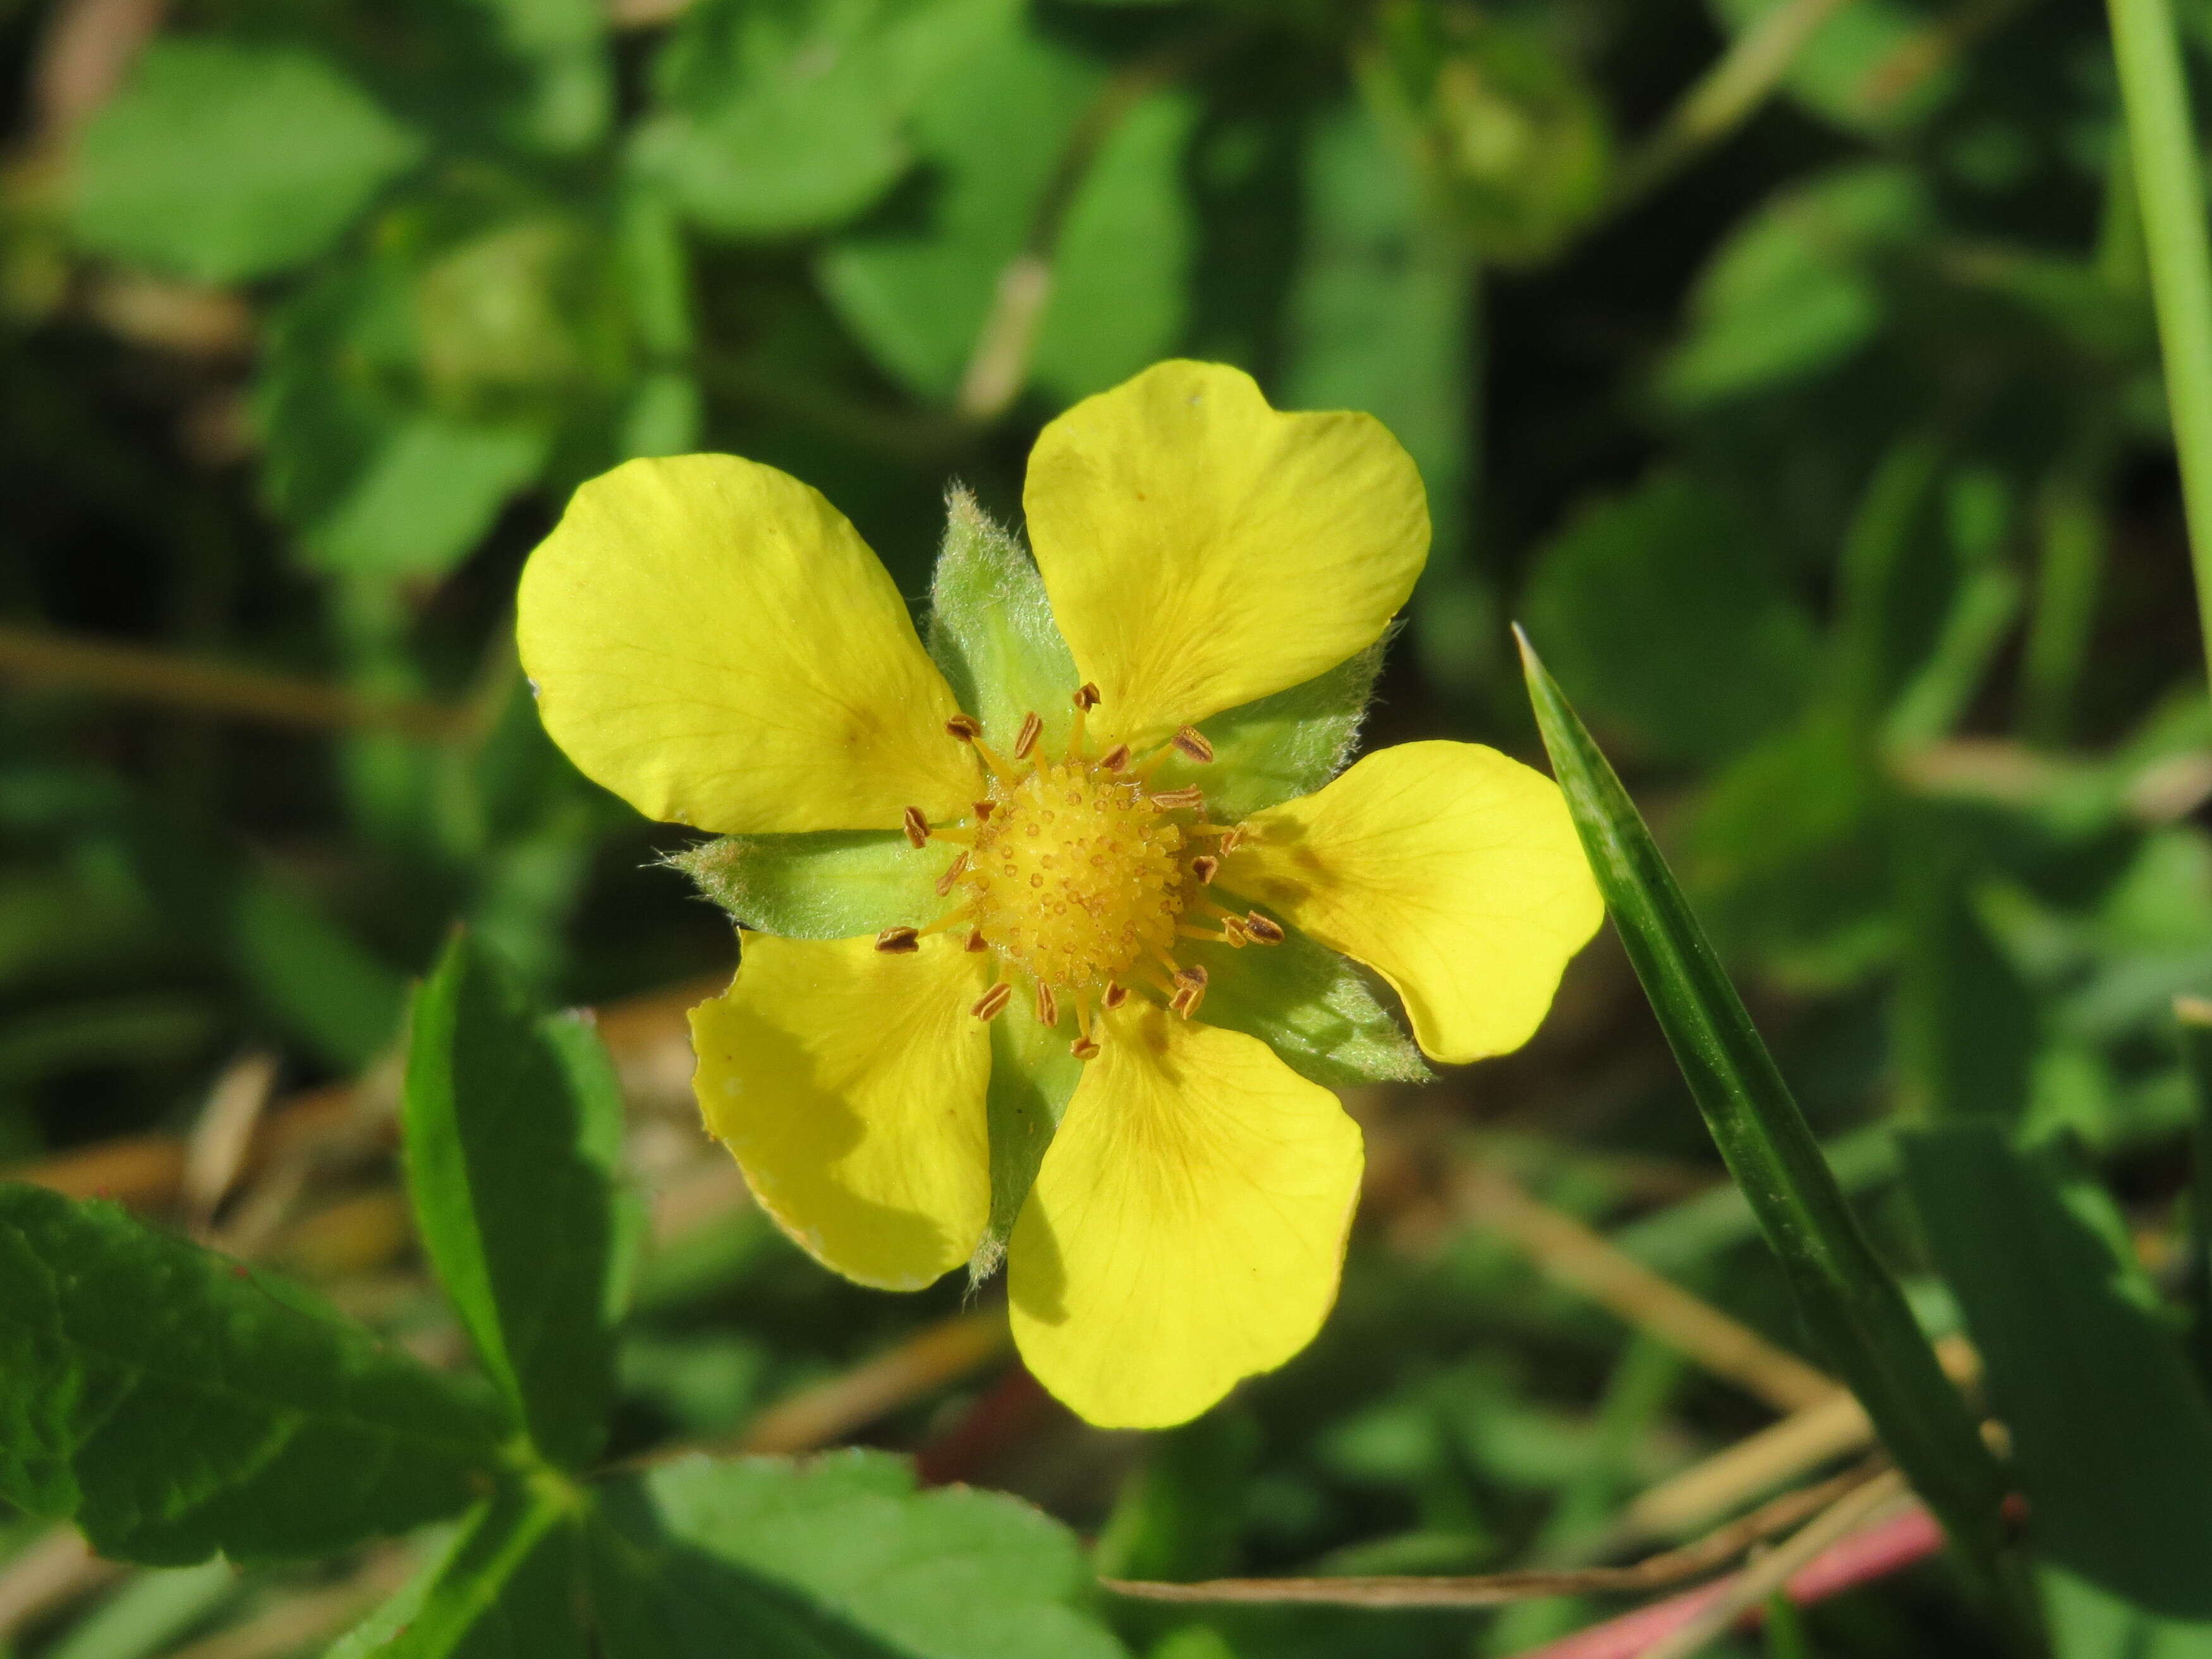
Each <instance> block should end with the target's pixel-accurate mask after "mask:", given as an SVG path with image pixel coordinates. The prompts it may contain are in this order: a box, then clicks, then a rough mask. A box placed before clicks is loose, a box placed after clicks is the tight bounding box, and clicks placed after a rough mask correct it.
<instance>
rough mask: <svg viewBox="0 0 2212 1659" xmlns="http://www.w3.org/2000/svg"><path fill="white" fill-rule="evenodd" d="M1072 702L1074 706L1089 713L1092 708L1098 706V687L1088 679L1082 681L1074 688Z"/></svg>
mask: <svg viewBox="0 0 2212 1659" xmlns="http://www.w3.org/2000/svg"><path fill="white" fill-rule="evenodd" d="M1074 702H1075V706H1076V707H1077V708H1080V709H1081V710H1083V712H1084V713H1085V714H1089V713H1090V712H1091V710H1092V709H1094V708H1097V707H1098V688H1097V686H1095V685H1093V684H1091V682H1090V681H1089V680H1085V681H1084V682H1083V684H1080V685H1079V686H1077V687H1076V688H1075V698H1074Z"/></svg>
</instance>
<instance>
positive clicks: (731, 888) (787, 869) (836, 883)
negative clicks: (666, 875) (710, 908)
mask: <svg viewBox="0 0 2212 1659" xmlns="http://www.w3.org/2000/svg"><path fill="white" fill-rule="evenodd" d="M668 862H669V863H670V864H671V865H672V866H674V867H676V868H677V869H678V870H681V871H682V872H684V874H685V875H687V876H689V877H690V878H691V879H692V881H693V882H694V883H696V884H697V886H698V889H699V890H700V891H701V892H702V893H703V894H705V895H706V896H708V898H710V899H712V900H713V901H714V902H715V903H716V904H718V905H720V906H721V908H723V909H724V910H726V911H727V912H728V913H729V915H730V916H731V918H732V920H733V921H739V922H742V923H744V925H745V926H746V927H753V928H757V929H758V930H759V931H760V932H762V933H774V934H775V935H776V936H777V937H778V938H781V939H858V938H859V937H860V935H861V934H863V933H881V932H883V930H884V928H886V927H921V925H922V924H923V923H924V922H927V921H933V920H934V919H935V918H936V916H937V914H938V912H939V911H940V910H942V909H944V908H945V901H944V900H943V899H941V898H939V896H937V887H936V884H937V878H939V876H941V875H943V874H944V873H945V851H944V848H941V847H939V848H918V847H915V846H913V845H911V844H910V843H908V841H907V838H906V837H905V836H903V835H902V834H900V833H899V832H898V831H897V830H896V829H891V830H883V831H877V830H872V829H818V830H809V831H806V832H804V833H802V834H798V835H788V836H723V837H722V838H721V839H720V840H719V841H709V842H702V843H701V844H700V845H698V846H696V847H694V848H689V849H688V850H686V851H684V852H681V853H676V854H671V855H670V857H669V860H668Z"/></svg>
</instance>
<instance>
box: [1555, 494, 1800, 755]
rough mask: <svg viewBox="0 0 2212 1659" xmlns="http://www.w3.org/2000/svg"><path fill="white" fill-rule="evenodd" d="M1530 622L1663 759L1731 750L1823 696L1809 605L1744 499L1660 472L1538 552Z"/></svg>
mask: <svg viewBox="0 0 2212 1659" xmlns="http://www.w3.org/2000/svg"><path fill="white" fill-rule="evenodd" d="M1522 616H1523V617H1525V618H1526V619H1527V622H1528V627H1529V628H1530V629H1532V630H1533V631H1534V633H1535V635H1536V636H1537V637H1538V638H1540V639H1541V640H1542V641H1544V648H1545V651H1546V653H1547V655H1548V656H1549V658H1550V659H1551V662H1552V665H1553V671H1555V672H1556V673H1557V674H1558V675H1559V681H1560V684H1563V685H1565V687H1567V688H1568V689H1569V690H1571V691H1572V692H1573V694H1574V696H1575V701H1576V702H1577V704H1578V705H1579V706H1580V707H1582V708H1585V709H1587V710H1589V714H1590V717H1591V718H1592V719H1594V720H1597V721H1598V722H1599V724H1600V726H1601V729H1604V730H1607V731H1613V732H1620V734H1621V736H1622V738H1623V739H1624V741H1626V742H1629V743H1632V744H1633V746H1634V747H1635V749H1636V750H1638V751H1639V752H1641V753H1643V754H1645V755H1648V756H1650V757H1654V758H1656V759H1661V760H1673V761H1696V760H1703V761H1711V760H1717V759H1722V758H1724V757H1728V756H1729V755H1732V754H1734V753H1735V752H1736V751H1737V750H1741V749H1743V748H1745V747H1747V745H1748V744H1751V743H1752V742H1753V740H1754V739H1756V738H1759V737H1761V736H1763V735H1764V734H1765V733H1766V732H1770V731H1771V730H1773V729H1774V728H1775V727H1777V726H1782V725H1784V724H1786V723H1788V722H1789V721H1790V720H1791V719H1792V718H1793V717H1794V716H1795V715H1796V714H1797V712H1798V711H1799V709H1800V708H1802V706H1803V705H1804V702H1805V700H1806V696H1807V694H1808V692H1809V691H1810V690H1811V688H1812V684H1813V678H1814V668H1815V665H1816V654H1815V646H1814V635H1813V624H1812V621H1811V619H1810V618H1809V617H1808V616H1807V615H1806V612H1805V609H1804V607H1803V606H1802V605H1799V604H1798V603H1797V602H1796V600H1795V599H1792V598H1790V596H1789V595H1788V594H1786V593H1785V592H1783V590H1782V588H1781V586H1780V584H1779V583H1778V581H1777V580H1775V577H1774V574H1773V573H1772V571H1771V568H1770V567H1769V566H1768V564H1767V563H1766V562H1765V561H1764V560H1763V559H1762V558H1761V556H1760V555H1759V545H1758V537H1757V534H1756V532H1755V531H1754V530H1753V527H1752V526H1751V525H1750V524H1748V523H1747V521H1746V520H1745V519H1744V517H1743V515H1742V514H1741V513H1740V512H1739V511H1738V510H1737V509H1736V507H1735V504H1734V503H1733V502H1732V501H1729V499H1728V497H1726V496H1724V495H1721V494H1719V493H1718V492H1717V491H1715V490H1713V489H1710V488H1708V487H1706V486H1705V485H1703V484H1701V483H1697V482H1696V481H1695V480H1692V479H1689V478H1684V477H1676V476H1674V475H1672V474H1668V473H1664V472H1662V473H1656V474H1654V475H1653V476H1651V477H1648V478H1646V479H1645V480H1644V482H1643V483H1640V484H1638V486H1637V487H1636V488H1635V489H1632V490H1631V491H1629V492H1628V493H1627V494H1626V495H1620V496H1616V497H1614V498H1613V499H1612V500H1610V501H1605V502H1602V503H1601V504H1598V505H1595V506H1592V507H1587V508H1585V509H1584V510H1583V512H1582V513H1581V514H1580V515H1578V516H1577V518H1576V520H1574V522H1573V523H1572V524H1571V525H1570V526H1568V528H1567V529H1566V530H1565V532H1563V533H1562V534H1560V535H1559V536H1558V537H1555V538H1553V540H1552V541H1551V542H1550V543H1549V544H1547V545H1546V546H1545V547H1544V549H1543V550H1542V551H1541V552H1540V553H1539V554H1538V555H1537V559H1536V564H1535V568H1534V572H1533V573H1532V574H1531V575H1530V578H1529V581H1528V588H1527V590H1526V592H1524V593H1523V595H1522Z"/></svg>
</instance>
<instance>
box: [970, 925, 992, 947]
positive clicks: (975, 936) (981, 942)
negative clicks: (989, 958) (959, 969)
mask: <svg viewBox="0 0 2212 1659" xmlns="http://www.w3.org/2000/svg"><path fill="white" fill-rule="evenodd" d="M968 948H969V950H971V951H983V950H988V949H989V948H990V941H989V940H988V939H985V938H984V937H983V930H982V929H981V928H980V927H970V928H969V930H968Z"/></svg>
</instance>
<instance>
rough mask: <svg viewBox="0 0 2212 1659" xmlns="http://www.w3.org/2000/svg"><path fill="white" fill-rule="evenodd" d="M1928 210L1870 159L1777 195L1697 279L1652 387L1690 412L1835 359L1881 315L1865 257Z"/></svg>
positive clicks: (1899, 175) (1913, 181)
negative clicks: (1678, 337) (1681, 328)
mask: <svg viewBox="0 0 2212 1659" xmlns="http://www.w3.org/2000/svg"><path fill="white" fill-rule="evenodd" d="M1930 216H1931V210H1930V208H1929V204H1928V201H1927V198H1926V193H1925V191H1924V190H1923V186H1922V185H1921V184H1920V182H1919V180H1918V179H1917V177H1916V176H1915V175H1914V174H1912V173H1908V172H1906V171H1905V169H1903V168H1902V167H1891V166H1886V165H1883V164H1880V163H1867V164H1865V165H1862V166H1856V167H1843V168H1839V169H1838V170H1836V171H1834V172H1832V173H1825V174H1822V175H1820V176H1819V177H1816V178H1815V179H1813V180H1811V181H1810V182H1809V183H1807V184H1803V185H1798V186H1796V188H1794V189H1792V190H1790V191H1786V192H1784V194H1782V195H1780V196H1778V197H1775V199H1774V200H1772V201H1771V202H1770V203H1768V204H1766V205H1765V206H1764V207H1762V208H1760V209H1759V210H1758V211H1757V212H1755V213H1754V214H1753V215H1752V216H1750V217H1749V218H1748V219H1747V220H1746V221H1745V222H1743V224H1742V225H1741V226H1740V227H1739V228H1737V229H1736V230H1735V231H1734V232H1733V233H1732V234H1730V235H1729V240H1727V241H1725V242H1724V243H1723V244H1722V245H1721V248H1720V251H1719V252H1717V253H1716V254H1715V255H1714V256H1713V258H1712V260H1711V263H1710V264H1708V265H1707V266H1706V267H1705V271H1704V272H1703V274H1702V275H1700V276H1699V278H1698V284H1697V287H1696V289H1695V290H1694V291H1693V292H1692V295H1691V298H1690V318H1691V326H1690V330H1689V333H1688V336H1687V337H1686V339H1684V340H1683V342H1682V343H1681V344H1680V345H1679V346H1677V347H1676V348H1675V349H1674V352H1673V354H1672V355H1671V356H1668V359H1667V360H1666V362H1665V363H1664V364H1663V365H1662V368H1661V370H1660V374H1659V389H1660V391H1661V392H1662V394H1663V395H1664V396H1665V397H1666V398H1668V400H1669V401H1670V402H1672V403H1674V404H1678V405H1680V406H1681V407H1684V408H1699V407H1702V406H1703V405H1705V404H1712V403H1717V402H1720V401H1721V400H1723V399H1724V398H1733V397H1737V396H1740V395H1741V394H1743V393H1746V392H1756V391H1760V390H1764V389H1765V388H1766V387H1768V386H1774V385H1777V384H1779V383H1782V382H1785V381H1790V380H1802V379H1804V378H1806V377H1808V376H1810V375H1812V374H1817V373H1819V372H1820V371H1821V370H1823V369H1826V368H1832V367H1833V366H1834V365H1836V364H1837V363H1839V362H1842V361H1843V360H1844V359H1845V358H1847V357H1849V356H1851V355H1852V354H1853V353H1854V352H1856V351H1857V350H1858V349H1859V348H1860V347H1861V346H1863V345H1864V344H1865V343H1867V342H1868V341H1869V339H1871V338H1872V337H1874V335H1875V332H1876V331H1877V330H1878V329H1879V328H1880V327H1881V324H1882V321H1883V319H1884V316H1885V314H1886V301H1884V299H1883V297H1882V294H1881V289H1880V288H1879V287H1878V286H1877V285H1876V283H1875V279H1874V275H1873V271H1872V269H1871V267H1872V263H1873V258H1874V256H1875V254H1876V253H1878V252H1882V251H1885V250H1887V249H1888V248H1890V247H1893V246H1897V245H1899V244H1901V243H1903V242H1905V241H1908V240H1911V239H1912V238H1914V237H1916V236H1917V235H1919V234H1922V233H1923V231H1924V230H1925V229H1926V228H1927V225H1928V223H1929V218H1930Z"/></svg>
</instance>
